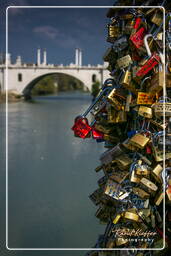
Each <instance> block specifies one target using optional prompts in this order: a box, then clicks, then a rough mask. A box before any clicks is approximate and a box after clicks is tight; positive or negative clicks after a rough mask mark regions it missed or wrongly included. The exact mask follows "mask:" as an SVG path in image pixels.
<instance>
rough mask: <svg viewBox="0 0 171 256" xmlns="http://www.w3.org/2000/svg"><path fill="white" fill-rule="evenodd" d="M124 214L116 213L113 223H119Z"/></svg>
mask: <svg viewBox="0 0 171 256" xmlns="http://www.w3.org/2000/svg"><path fill="white" fill-rule="evenodd" d="M121 217H122V215H121V214H120V213H119V214H117V215H116V217H115V218H114V220H113V224H117V223H118V222H119V220H120V219H121Z"/></svg>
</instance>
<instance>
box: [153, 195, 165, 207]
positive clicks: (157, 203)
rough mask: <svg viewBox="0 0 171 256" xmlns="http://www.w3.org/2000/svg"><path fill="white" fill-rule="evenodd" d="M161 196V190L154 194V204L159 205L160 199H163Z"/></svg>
mask: <svg viewBox="0 0 171 256" xmlns="http://www.w3.org/2000/svg"><path fill="white" fill-rule="evenodd" d="M163 197H164V193H163V191H160V192H159V193H158V194H157V195H156V197H155V199H154V203H155V205H157V206H159V205H160V204H161V202H162V200H163Z"/></svg>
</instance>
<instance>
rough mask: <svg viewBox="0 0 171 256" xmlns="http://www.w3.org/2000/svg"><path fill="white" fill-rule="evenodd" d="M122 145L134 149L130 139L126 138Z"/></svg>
mask: <svg viewBox="0 0 171 256" xmlns="http://www.w3.org/2000/svg"><path fill="white" fill-rule="evenodd" d="M122 145H123V146H124V147H125V148H126V149H129V150H131V151H136V149H137V148H136V147H135V146H133V145H132V144H131V143H130V139H126V140H125V141H124V142H123V143H122Z"/></svg>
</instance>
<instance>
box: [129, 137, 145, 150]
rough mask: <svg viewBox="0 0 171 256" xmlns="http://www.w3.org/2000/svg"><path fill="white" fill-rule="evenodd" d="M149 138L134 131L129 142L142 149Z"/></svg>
mask: <svg viewBox="0 0 171 256" xmlns="http://www.w3.org/2000/svg"><path fill="white" fill-rule="evenodd" d="M149 140H150V139H149V138H147V137H145V136H144V135H142V134H140V133H136V134H135V135H134V136H133V137H132V138H131V139H130V143H131V144H132V145H133V146H136V147H138V148H140V149H143V148H144V147H145V146H146V145H147V143H148V142H149Z"/></svg>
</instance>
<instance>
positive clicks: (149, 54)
mask: <svg viewBox="0 0 171 256" xmlns="http://www.w3.org/2000/svg"><path fill="white" fill-rule="evenodd" d="M149 37H152V38H153V35H152V34H147V35H145V37H144V46H145V48H146V51H147V54H148V56H149V57H151V55H152V53H151V50H150V47H149V45H148V41H147V40H148V38H149Z"/></svg>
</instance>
